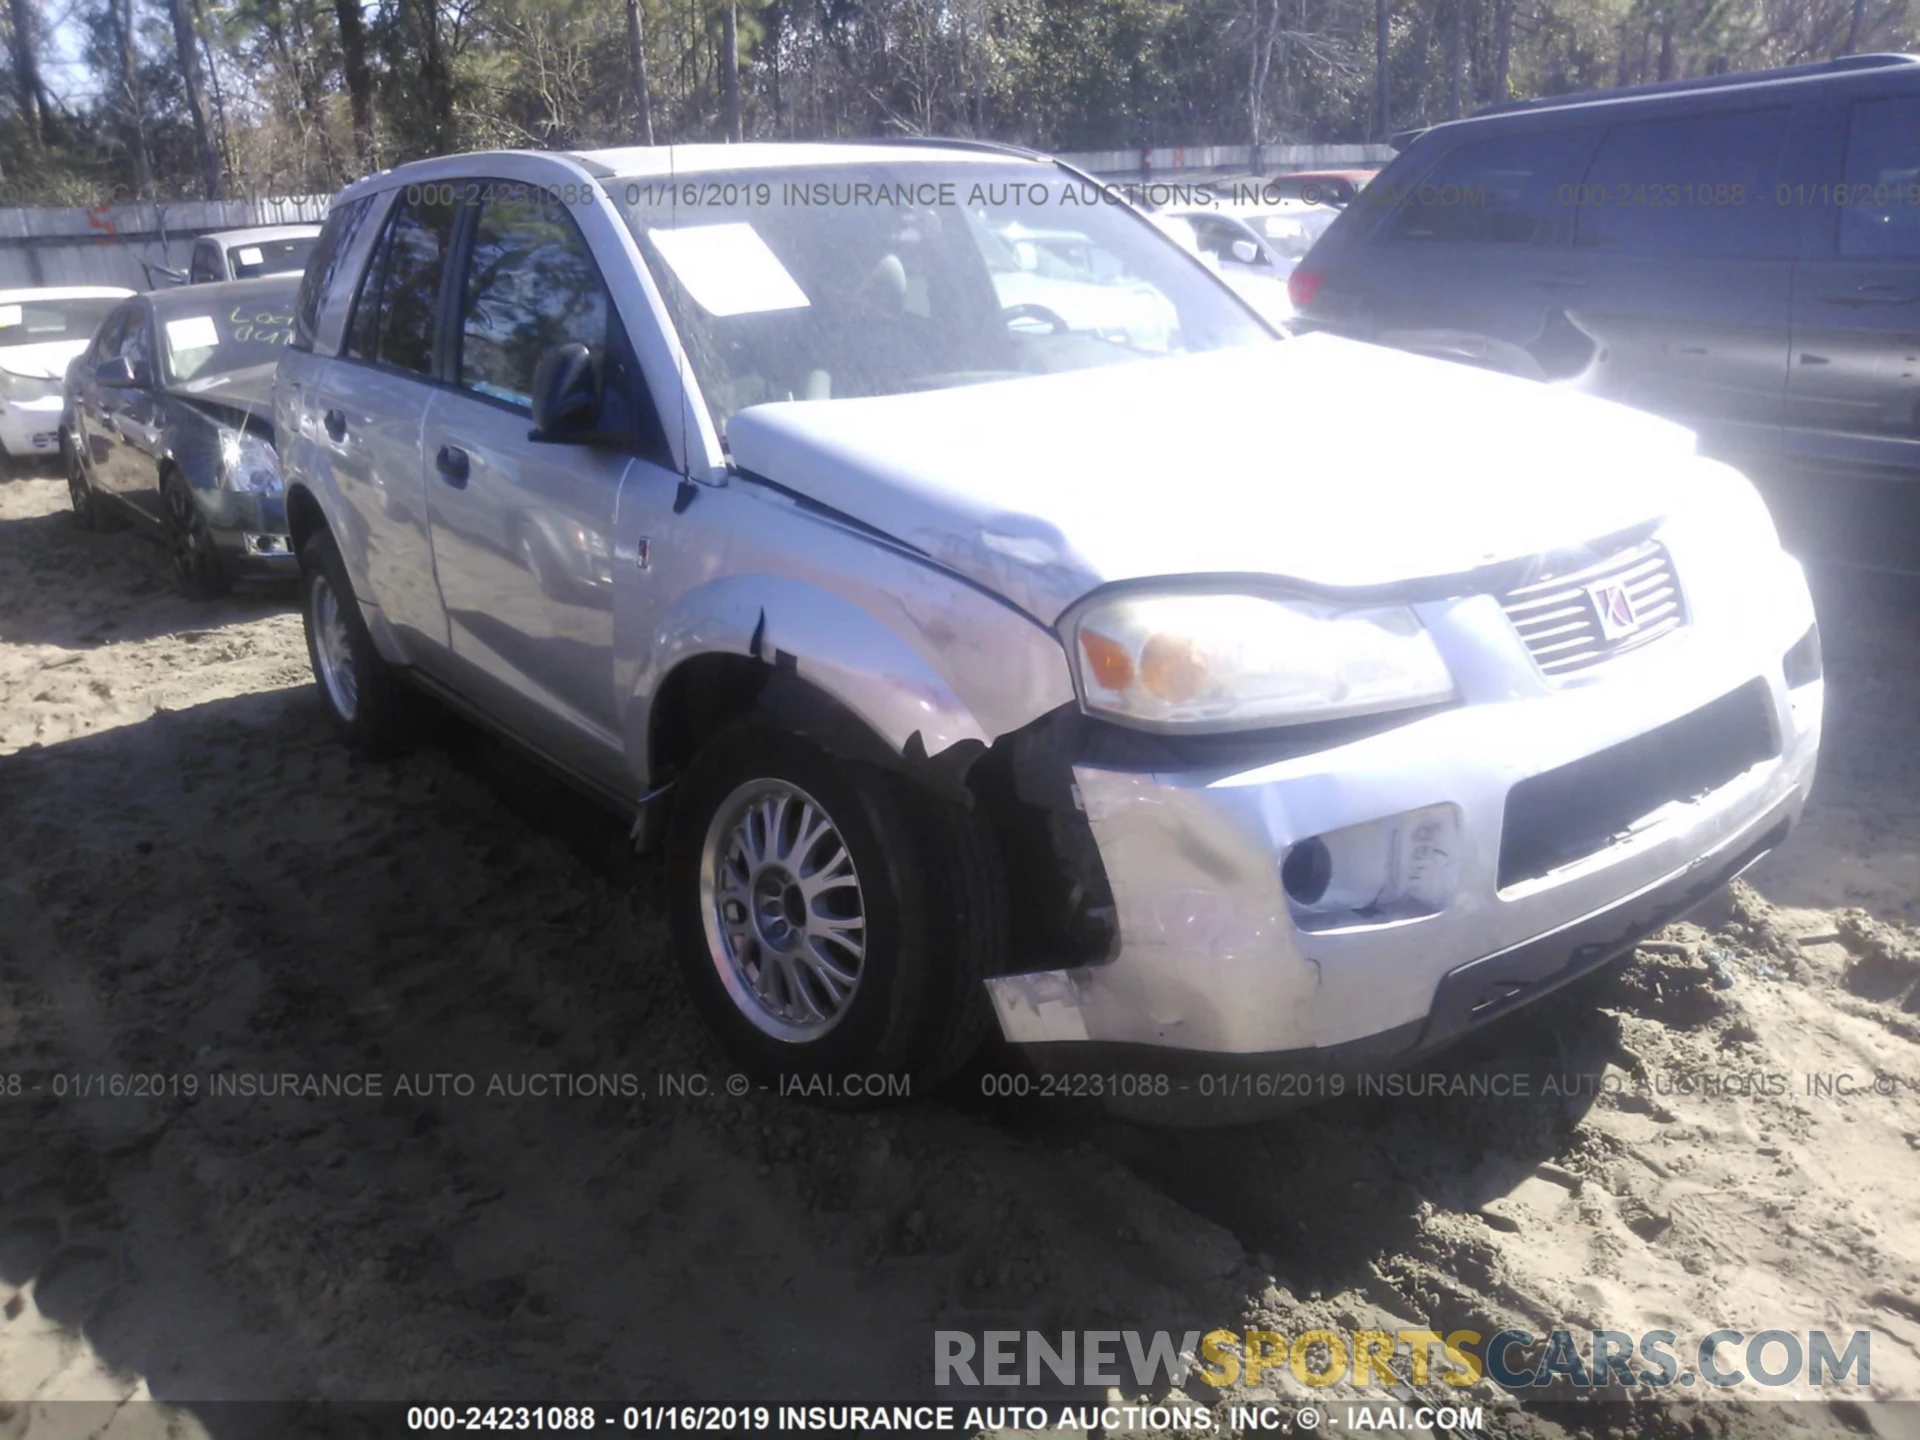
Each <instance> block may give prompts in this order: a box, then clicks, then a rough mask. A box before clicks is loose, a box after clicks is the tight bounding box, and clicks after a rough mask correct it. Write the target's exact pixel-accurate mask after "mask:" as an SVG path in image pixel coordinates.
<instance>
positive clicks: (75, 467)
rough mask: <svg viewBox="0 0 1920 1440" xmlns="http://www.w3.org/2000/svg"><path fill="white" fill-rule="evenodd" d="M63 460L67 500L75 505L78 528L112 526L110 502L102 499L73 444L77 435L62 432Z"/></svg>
mask: <svg viewBox="0 0 1920 1440" xmlns="http://www.w3.org/2000/svg"><path fill="white" fill-rule="evenodd" d="M60 463H61V466H62V467H63V468H64V469H65V470H66V472H67V501H68V503H69V504H71V505H72V506H73V523H74V526H75V528H77V529H80V530H110V529H112V528H113V521H114V517H113V516H111V515H110V514H109V513H108V511H107V505H106V502H105V501H104V500H102V499H101V498H100V492H99V491H98V490H95V489H94V488H93V482H92V481H91V480H89V479H88V478H87V472H86V471H85V470H84V469H83V468H82V467H81V464H80V452H79V450H78V449H77V448H76V447H75V445H74V443H73V436H71V435H69V434H67V433H66V432H65V431H62V432H61V435H60Z"/></svg>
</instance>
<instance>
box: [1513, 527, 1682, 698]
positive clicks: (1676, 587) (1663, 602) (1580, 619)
mask: <svg viewBox="0 0 1920 1440" xmlns="http://www.w3.org/2000/svg"><path fill="white" fill-rule="evenodd" d="M1623 596H1624V601H1625V604H1624V607H1623V606H1622V603H1621V601H1622V597H1623ZM1500 607H1501V608H1502V609H1503V610H1505V611H1506V612H1507V618H1508V619H1509V620H1511V621H1512V622H1513V628H1514V629H1515V630H1516V631H1518V632H1519V634H1520V638H1521V640H1523V641H1525V642H1526V646H1527V653H1528V654H1530V655H1532V656H1533V661H1534V664H1536V665H1538V666H1539V667H1540V669H1541V671H1542V673H1544V674H1547V675H1567V674H1571V673H1572V672H1573V671H1576V670H1585V669H1586V668H1587V667H1588V666H1591V665H1598V664H1599V663H1600V662H1601V661H1603V660H1611V659H1612V658H1613V657H1614V656H1616V655H1624V654H1625V653H1626V652H1627V651H1629V650H1638V649H1639V648H1640V647H1641V646H1642V645H1648V644H1651V643H1652V642H1653V641H1655V640H1658V639H1659V638H1660V637H1661V636H1662V635H1665V634H1667V633H1668V632H1669V631H1673V630H1678V629H1679V628H1680V627H1681V626H1682V625H1684V624H1686V622H1687V609H1686V603H1685V601H1684V600H1683V599H1682V597H1681V594H1680V582H1679V581H1678V580H1677V579H1675V577H1674V573H1673V562H1672V560H1671V559H1670V558H1669V557H1668V555H1667V548H1666V546H1664V545H1662V544H1660V543H1659V542H1658V541H1657V540H1648V541H1645V542H1643V543H1642V544H1639V545H1635V546H1633V547H1631V548H1630V549H1627V550H1621V551H1617V552H1616V553H1614V554H1612V555H1609V556H1608V557H1607V558H1606V559H1604V560H1600V561H1596V562H1595V563H1594V564H1592V565H1586V566H1582V567H1581V568H1580V569H1578V570H1567V571H1562V572H1561V573H1559V574H1554V575H1543V576H1542V577H1541V578H1540V579H1538V580H1534V581H1532V582H1530V583H1528V584H1526V585H1522V586H1519V587H1518V588H1517V589H1513V590H1509V591H1508V592H1507V593H1506V594H1505V595H1502V596H1501V597H1500Z"/></svg>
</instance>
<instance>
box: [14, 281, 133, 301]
mask: <svg viewBox="0 0 1920 1440" xmlns="http://www.w3.org/2000/svg"><path fill="white" fill-rule="evenodd" d="M131 294H133V291H131V290H123V289H122V288H121V287H120V286H118V285H45V286H40V287H37V288H35V289H32V290H0V304H4V305H18V304H21V303H22V302H24V301H29V300H124V299H126V298H127V297H128V296H129V295H131Z"/></svg>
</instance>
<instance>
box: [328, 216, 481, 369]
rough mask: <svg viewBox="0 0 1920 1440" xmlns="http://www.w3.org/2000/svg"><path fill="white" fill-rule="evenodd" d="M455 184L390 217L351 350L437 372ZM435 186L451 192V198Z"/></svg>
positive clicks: (352, 330) (363, 291)
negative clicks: (437, 325)
mask: <svg viewBox="0 0 1920 1440" xmlns="http://www.w3.org/2000/svg"><path fill="white" fill-rule="evenodd" d="M451 189H452V187H450V186H428V187H426V190H425V191H423V192H422V194H421V196H420V197H419V198H418V199H406V198H403V199H402V200H401V201H400V202H399V203H398V204H397V205H396V206H395V207H394V211H393V218H392V219H391V220H389V221H388V222H387V228H386V232H385V233H384V234H383V235H382V236H381V237H380V244H379V246H378V247H377V248H376V249H375V251H374V254H373V259H372V260H371V261H370V262H369V263H368V266H367V274H366V277H365V279H363V280H362V281H361V284H360V298H359V300H358V301H357V302H356V303H355V305H354V314H353V323H352V324H351V325H350V326H349V328H348V334H347V353H348V355H349V356H351V357H353V358H355V359H362V360H377V361H378V362H379V363H380V364H382V365H391V366H393V367H394V368H395V369H399V370H410V371H412V372H413V373H415V374H417V375H431V374H432V373H433V327H434V317H435V315H436V313H437V312H438V306H439V299H440V277H441V275H442V274H443V272H444V271H445V269H446V260H447V250H448V249H449V248H450V246H451V245H452V242H453V221H454V215H455V213H456V212H455V206H454V202H453V200H452V198H451V194H450V192H451ZM434 191H444V192H449V193H448V194H447V196H446V197H445V198H442V197H441V196H440V195H436V194H433V193H431V192H434Z"/></svg>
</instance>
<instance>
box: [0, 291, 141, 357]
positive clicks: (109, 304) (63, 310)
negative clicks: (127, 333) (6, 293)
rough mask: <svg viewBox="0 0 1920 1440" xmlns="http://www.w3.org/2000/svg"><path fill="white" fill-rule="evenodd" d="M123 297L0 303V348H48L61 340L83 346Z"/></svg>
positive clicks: (106, 296) (108, 296)
mask: <svg viewBox="0 0 1920 1440" xmlns="http://www.w3.org/2000/svg"><path fill="white" fill-rule="evenodd" d="M124 298H125V297H124V296H120V295H101V296H94V297H87V298H82V299H77V300H14V301H8V302H4V303H0V347H5V346H11V345H49V344H53V343H54V342H56V341H61V340H76V341H80V342H82V343H85V342H86V341H88V340H91V339H92V338H93V332H94V331H95V330H98V329H99V328H100V322H101V321H102V320H104V319H106V318H107V312H108V311H109V310H111V309H113V307H114V306H116V305H118V304H119V303H120V302H121V300H122V299H124Z"/></svg>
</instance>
